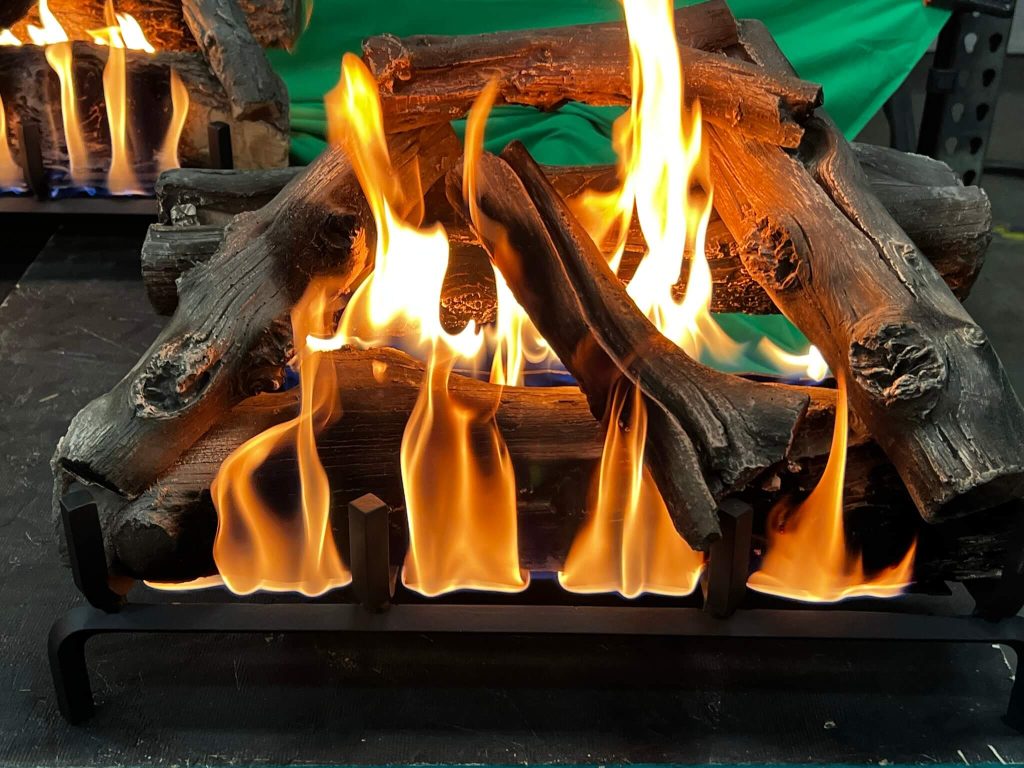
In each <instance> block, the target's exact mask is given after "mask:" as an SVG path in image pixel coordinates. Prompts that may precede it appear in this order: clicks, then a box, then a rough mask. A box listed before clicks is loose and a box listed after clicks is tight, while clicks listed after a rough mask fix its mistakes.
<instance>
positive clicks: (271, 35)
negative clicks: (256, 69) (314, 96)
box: [2, 0, 305, 51]
mask: <svg viewBox="0 0 1024 768" xmlns="http://www.w3.org/2000/svg"><path fill="white" fill-rule="evenodd" d="M104 3H105V0H49V2H48V3H47V5H48V7H49V8H50V11H52V12H53V14H54V15H55V16H56V17H57V19H58V20H59V21H60V23H61V25H62V26H63V27H64V29H65V31H67V33H68V37H70V38H71V39H73V40H75V39H78V40H88V39H90V38H89V30H90V29H99V28H100V27H103V26H105V25H106V24H105V22H104V17H103V6H104ZM8 4H10V3H9V2H5V3H4V6H5V10H7V9H6V6H7V5H8ZM238 4H239V6H240V7H241V8H242V10H243V11H244V13H245V18H246V21H247V22H248V25H249V29H250V30H252V34H253V36H255V38H256V40H257V41H258V42H259V44H260V45H262V46H264V47H266V48H291V47H292V45H294V43H295V41H296V40H297V39H298V37H299V34H300V33H301V32H302V28H303V26H304V24H305V17H304V13H303V4H302V0H238ZM14 5H18V6H19V8H18V10H20V11H21V12H20V13H10V14H9V18H10V21H4V22H3V23H2V26H9V27H11V30H12V31H13V32H14V33H15V34H16V35H17V36H18V38H19V39H20V40H21V41H22V42H28V40H29V37H28V32H27V30H26V27H27V25H28V24H35V25H37V26H38V25H39V12H38V8H37V5H38V4H37V3H36V2H35V0H32V2H31V3H30V4H28V5H27V6H26V4H24V3H22V2H21V0H18V2H16V3H14ZM116 5H117V10H118V11H119V12H120V13H130V14H131V15H132V16H133V17H135V20H136V21H138V22H139V26H141V27H142V31H143V32H144V33H145V34H146V38H147V39H148V40H149V42H150V43H151V44H152V45H153V47H155V48H156V49H157V50H159V51H194V50H196V41H195V38H194V37H193V36H192V33H191V32H190V31H189V28H188V26H187V25H186V24H185V18H184V14H183V12H182V3H181V0H117V3H116ZM4 18H8V16H5V17H4Z"/></svg>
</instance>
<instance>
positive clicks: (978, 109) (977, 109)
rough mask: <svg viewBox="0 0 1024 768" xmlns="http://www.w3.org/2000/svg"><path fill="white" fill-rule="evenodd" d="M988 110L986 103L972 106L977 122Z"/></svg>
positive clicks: (984, 116) (982, 118) (986, 114)
mask: <svg viewBox="0 0 1024 768" xmlns="http://www.w3.org/2000/svg"><path fill="white" fill-rule="evenodd" d="M988 110H989V106H988V104H979V105H978V106H977V107H975V108H974V114H975V115H977V117H978V122H979V123H980V122H981V121H982V120H984V119H985V118H986V117H987V116H988Z"/></svg>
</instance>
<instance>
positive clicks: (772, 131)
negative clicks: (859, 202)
mask: <svg viewBox="0 0 1024 768" xmlns="http://www.w3.org/2000/svg"><path fill="white" fill-rule="evenodd" d="M728 18H729V14H728V9H727V8H726V7H725V3H724V2H723V1H722V0H713V1H712V2H707V3H701V4H699V5H695V6H690V7H688V8H683V9H680V10H678V11H677V12H676V29H677V37H678V39H679V42H680V46H681V51H680V60H681V63H682V68H683V75H684V77H685V80H686V97H687V98H688V99H690V100H692V99H695V98H697V99H700V103H701V111H702V114H703V115H704V117H705V119H707V120H709V121H712V122H715V123H717V124H719V125H722V126H724V127H727V128H729V129H731V130H734V131H737V132H739V133H740V134H742V135H745V136H747V137H750V138H757V139H761V140H765V141H770V142H772V143H775V144H778V145H780V146H786V147H795V146H796V145H797V144H799V142H800V137H801V136H802V135H803V129H802V128H801V127H800V122H799V121H800V120H801V119H802V118H804V117H806V116H807V115H809V114H810V113H811V112H813V110H814V108H815V107H817V106H818V105H819V104H821V87H820V86H818V85H814V84H811V83H806V82H804V81H801V80H799V79H797V78H795V77H793V76H791V75H778V76H777V75H774V74H766V73H765V72H764V71H763V70H760V69H759V68H758V67H756V66H751V65H750V64H749V63H748V62H744V61H740V60H737V59H731V58H727V57H725V56H722V55H718V54H717V53H709V52H708V51H709V50H714V51H718V50H722V49H724V48H726V47H728V46H730V45H732V44H734V43H735V42H736V27H735V24H734V23H732V22H731V21H728V20H727V19H728ZM363 59H364V60H365V61H366V63H367V65H368V66H369V68H370V71H371V72H373V74H374V76H375V77H376V79H377V83H378V86H379V88H380V94H381V101H382V106H383V109H384V118H385V124H386V125H388V126H390V128H391V129H392V130H402V129H408V128H411V127H416V126H420V125H424V124H430V123H435V122H438V121H441V120H452V119H455V118H459V117H463V116H464V115H465V114H466V113H467V112H468V111H469V108H470V106H472V104H473V101H474V99H476V97H477V96H478V95H479V94H480V92H481V91H482V90H483V88H484V87H485V86H486V85H487V84H488V83H489V82H490V81H491V80H495V79H496V80H497V82H498V84H499V95H498V102H497V103H499V104H525V105H529V106H533V107H539V108H541V109H555V108H557V107H559V106H561V105H562V104H563V103H565V102H567V101H579V102H584V103H587V104H593V105H604V106H607V105H628V104H629V101H630V90H631V82H630V66H629V61H630V57H629V47H628V36H627V34H626V27H625V24H623V23H609V24H588V25H579V26H573V27H559V28H555V29H539V30H538V29H531V30H521V31H512V32H494V33H488V34H481V35H464V36H458V37H441V36H436V35H417V36H414V37H408V38H403V39H399V38H397V37H395V36H393V35H381V36H378V37H371V38H368V39H367V40H366V41H364V43H363Z"/></svg>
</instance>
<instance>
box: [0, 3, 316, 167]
mask: <svg viewBox="0 0 1024 768" xmlns="http://www.w3.org/2000/svg"><path fill="white" fill-rule="evenodd" d="M116 5H117V10H118V12H122V13H129V14H131V15H132V16H133V17H134V18H135V19H136V20H137V21H138V22H139V24H140V26H141V27H142V30H143V32H144V33H145V34H146V36H147V39H148V40H149V42H150V43H151V44H152V45H153V46H154V47H155V48H156V49H157V53H155V54H147V53H144V52H137V51H130V52H128V55H127V77H128V111H129V125H130V127H131V135H130V141H131V144H132V149H133V153H134V156H135V157H137V158H140V160H139V161H138V162H137V164H136V173H137V175H139V176H140V178H146V177H153V176H155V167H153V166H152V165H151V164H149V163H148V161H145V160H142V158H150V157H152V156H153V153H154V151H155V150H157V149H159V148H160V143H161V141H162V138H163V136H164V132H165V130H166V128H167V126H168V125H169V123H170V120H171V101H170V95H169V94H170V77H171V72H172V71H173V72H175V73H177V74H178V76H179V77H180V78H181V81H182V83H183V84H184V86H185V89H186V90H187V92H188V96H189V110H188V116H187V118H186V122H185V126H184V129H183V131H182V136H181V140H180V142H179V147H178V156H179V161H180V162H181V164H182V165H184V166H196V167H204V166H207V167H208V166H210V165H211V162H212V161H213V160H212V158H211V154H210V148H209V126H210V124H211V123H217V122H222V123H226V124H228V125H229V126H230V129H231V139H232V152H233V159H234V165H235V167H238V168H275V167H282V166H285V165H287V163H288V141H289V136H288V133H289V117H288V114H289V108H288V94H287V90H286V88H285V85H284V83H283V82H282V81H281V79H280V78H279V77H278V76H277V75H276V74H275V73H274V71H273V70H272V69H271V67H270V63H269V61H268V60H267V57H266V55H265V53H264V51H263V48H264V47H289V46H291V45H292V44H293V43H294V42H295V40H296V37H297V35H298V34H299V32H300V31H301V26H302V23H303V17H302V12H301V8H302V3H301V1H300V0H273V1H272V2H264V1H263V0H259V1H257V0H185V2H182V0H156V1H155V2H148V1H147V2H132V1H131V0H125V1H123V2H119V3H117V4H116ZM49 8H50V11H51V12H53V13H54V15H55V16H56V17H57V19H58V20H59V21H60V22H61V24H62V25H63V26H64V28H65V31H66V32H67V34H68V36H69V37H70V38H71V39H72V40H73V41H75V42H74V43H73V60H74V82H75V87H76V95H77V101H78V104H79V112H80V113H81V115H83V120H86V125H84V126H83V134H84V136H83V138H84V139H85V142H86V149H87V151H88V155H89V167H88V168H87V169H86V172H87V173H88V176H89V177H90V178H92V179H96V180H99V179H102V178H103V174H104V172H105V169H106V168H107V167H108V166H109V163H110V154H111V152H110V138H109V134H108V132H107V128H106V123H105V122H104V121H103V120H101V119H100V118H101V117H102V115H104V113H105V107H104V97H103V89H102V82H103V78H102V74H103V68H104V66H105V64H106V60H107V49H106V47H105V46H100V45H95V44H93V43H92V42H91V40H92V38H91V37H90V35H89V34H88V30H90V29H97V28H100V27H103V26H105V22H104V3H103V2H102V0H86V2H66V1H64V0H53V1H52V2H50V3H49ZM19 10H20V12H22V14H23V15H21V16H19V17H17V21H16V23H14V24H13V26H12V31H13V32H14V33H15V34H16V35H18V37H19V39H22V40H28V39H29V38H28V36H27V32H26V27H27V25H28V24H37V25H38V24H39V19H38V9H37V8H36V7H35V4H33V7H32V8H31V9H30V10H29V11H28V13H24V9H23V8H21V9H19ZM4 26H6V25H4ZM0 98H2V99H3V103H4V108H5V112H6V116H7V126H8V135H7V141H8V144H9V146H10V147H11V149H12V152H13V153H14V155H15V157H16V158H18V157H20V152H21V147H20V140H19V135H20V134H19V130H18V129H19V127H20V126H21V125H22V123H31V124H33V125H35V126H37V127H38V129H39V130H40V133H41V145H42V147H41V149H42V159H43V165H44V167H45V168H46V169H50V170H59V169H65V168H67V167H68V158H67V149H66V146H65V142H64V137H63V132H62V130H61V113H60V88H59V83H58V80H57V75H56V73H55V72H54V71H53V70H52V69H51V68H50V66H49V64H48V63H47V62H46V59H45V56H44V53H43V49H42V48H39V47H36V46H32V45H24V46H20V47H16V46H5V47H0ZM90 116H91V117H90ZM92 118H94V119H92ZM93 123H94V124H93Z"/></svg>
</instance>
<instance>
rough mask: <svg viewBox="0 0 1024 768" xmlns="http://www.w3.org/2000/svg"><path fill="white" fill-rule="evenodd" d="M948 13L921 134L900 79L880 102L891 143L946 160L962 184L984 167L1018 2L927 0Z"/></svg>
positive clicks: (976, 176)
mask: <svg viewBox="0 0 1024 768" xmlns="http://www.w3.org/2000/svg"><path fill="white" fill-rule="evenodd" d="M926 3H927V4H928V5H933V6H935V7H937V8H944V9H947V10H950V11H952V15H951V16H950V18H949V21H947V22H946V24H945V26H944V27H943V28H942V32H941V33H940V34H939V39H938V43H937V45H936V48H935V60H934V62H933V64H932V67H931V69H930V70H929V71H928V84H927V95H926V97H925V103H924V113H923V116H922V119H921V124H920V132H918V130H917V127H916V126H915V124H914V110H913V106H912V104H911V101H910V92H909V90H908V88H907V84H906V83H904V84H903V85H901V86H900V88H899V89H898V90H897V91H896V93H894V94H893V95H892V97H890V99H889V101H887V102H886V103H885V106H884V108H883V109H884V111H885V115H886V118H887V119H888V121H889V137H890V143H891V145H892V146H893V147H895V148H896V149H899V150H902V151H904V152H913V151H915V149H916V151H917V152H919V153H920V154H923V155H928V156H930V157H934V158H936V159H938V160H942V161H943V162H945V163H946V164H948V165H949V166H950V167H951V168H952V169H953V170H954V171H956V172H957V174H959V175H960V177H961V178H962V179H963V181H964V183H965V184H978V183H979V182H980V181H981V174H982V171H983V169H984V167H985V155H986V152H987V151H988V143H989V137H990V135H991V133H992V122H993V119H994V116H995V107H996V101H997V98H998V95H999V83H1000V80H1001V75H1002V70H1003V63H1004V61H1005V59H1006V50H1007V44H1008V43H1009V38H1010V26H1011V24H1012V21H1013V12H1014V9H1015V7H1016V4H1017V0H926Z"/></svg>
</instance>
